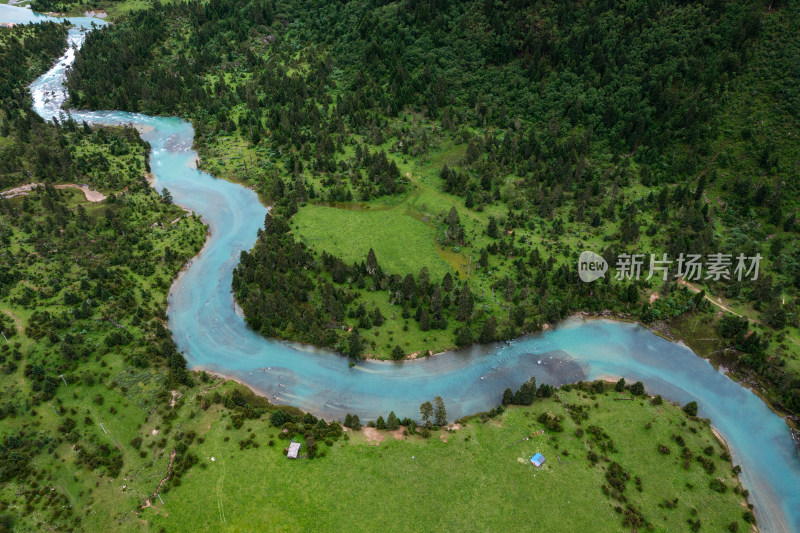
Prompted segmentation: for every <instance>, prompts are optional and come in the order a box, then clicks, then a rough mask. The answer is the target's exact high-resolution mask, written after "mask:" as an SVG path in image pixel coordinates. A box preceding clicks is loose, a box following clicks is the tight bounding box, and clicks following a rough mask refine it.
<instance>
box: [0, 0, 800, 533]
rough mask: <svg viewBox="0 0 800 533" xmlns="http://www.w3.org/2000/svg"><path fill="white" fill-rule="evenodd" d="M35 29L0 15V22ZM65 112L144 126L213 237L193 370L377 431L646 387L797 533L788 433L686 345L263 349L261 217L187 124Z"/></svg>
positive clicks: (45, 98)
mask: <svg viewBox="0 0 800 533" xmlns="http://www.w3.org/2000/svg"><path fill="white" fill-rule="evenodd" d="M20 12H24V13H20ZM9 17H11V20H9ZM13 17H16V18H17V19H23V18H25V17H27V19H25V20H13ZM42 18H45V19H46V17H42V16H40V15H36V14H33V13H31V12H30V11H27V10H24V9H20V8H14V7H9V6H4V5H0V21H3V20H7V21H10V22H23V21H26V20H41V19H42ZM72 21H73V22H74V23H75V24H77V25H78V26H79V28H74V29H71V30H70V33H69V39H70V43H71V44H72V45H73V46H74V47H75V48H78V47H80V45H81V44H82V42H83V37H84V35H83V33H82V32H81V30H80V27H86V26H88V25H89V24H90V23H91V22H93V21H92V19H72ZM74 55H75V49H74V48H70V49H68V50H67V52H66V53H65V55H64V56H63V57H62V58H61V59H60V60H59V61H58V62H57V63H56V65H55V66H54V67H53V68H52V69H51V70H50V71H49V72H47V73H46V74H45V75H43V76H41V77H40V78H39V79H38V80H36V81H35V82H34V83H33V84H32V85H31V86H30V89H31V93H32V95H33V99H34V109H35V110H36V111H37V112H38V113H39V114H40V115H41V116H43V117H44V118H45V119H50V118H52V117H54V116H58V115H59V114H60V113H62V112H63V111H62V109H61V106H62V104H63V102H64V101H65V98H66V94H65V89H64V87H63V80H64V75H65V71H66V68H67V67H68V66H69V65H70V64H71V62H72V61H73V59H74ZM70 113H71V114H72V116H73V117H74V118H75V119H76V120H79V121H80V120H86V121H87V122H89V123H94V124H106V125H118V124H127V123H133V124H136V125H137V126H140V131H141V132H142V133H141V135H142V138H143V139H144V140H146V141H148V142H149V143H150V146H151V153H150V164H151V168H152V169H153V174H154V182H153V185H154V187H156V188H157V189H160V188H163V187H168V188H169V190H170V192H171V193H172V195H173V198H174V199H175V201H176V203H179V204H180V205H183V206H185V207H187V208H189V209H192V210H193V211H195V212H197V213H200V214H201V215H202V216H203V219H204V221H205V222H206V223H208V225H209V228H210V236H209V238H208V240H207V243H206V246H205V247H204V248H203V251H201V253H200V254H199V255H198V256H197V257H196V258H195V259H194V261H193V262H192V264H191V265H190V266H189V267H188V268H187V269H186V270H185V271H184V272H183V273H182V274H181V275H180V276H179V277H178V278H177V279H176V281H175V282H174V284H173V286H172V289H171V291H170V296H169V310H168V318H169V324H168V325H169V327H170V330H171V331H172V333H173V337H174V339H175V342H176V344H177V345H178V347H179V349H180V350H181V351H183V352H184V354H185V356H186V359H187V361H188V362H189V365H190V366H191V367H192V368H194V369H201V368H202V369H208V370H210V371H213V372H217V373H220V374H223V375H227V376H230V377H232V378H235V379H237V380H239V381H241V382H243V383H245V384H247V385H248V386H250V387H251V388H253V389H254V390H257V391H259V392H260V393H261V394H263V395H265V396H266V397H268V398H269V399H270V400H271V401H273V402H276V403H282V404H290V405H295V406H297V407H300V408H302V409H305V410H308V411H311V412H313V413H315V414H317V415H320V416H324V417H327V418H329V419H330V418H342V417H343V416H344V414H345V413H347V412H351V413H355V414H358V415H359V416H361V417H362V419H374V418H376V417H377V416H378V415H386V414H387V413H388V412H389V411H390V410H394V411H395V413H397V414H398V416H400V417H403V416H415V415H416V413H417V410H418V406H419V405H420V404H421V403H422V402H424V401H428V400H430V399H431V398H433V397H434V396H437V395H441V396H442V397H443V398H444V399H445V402H446V404H447V411H448V414H449V415H450V416H451V417H452V418H453V419H456V418H458V417H460V416H463V415H465V414H469V413H474V412H478V411H483V410H487V409H488V408H491V407H493V406H495V405H497V404H498V403H499V401H500V397H501V395H502V391H503V390H504V389H505V388H507V387H510V388H517V387H519V385H520V384H521V383H523V382H524V381H526V380H527V379H528V378H529V377H531V376H535V377H536V379H537V380H538V381H539V382H540V383H549V384H551V385H560V384H562V383H571V382H574V381H577V380H580V379H583V380H587V379H596V378H598V377H601V376H625V378H626V379H630V380H641V381H642V382H644V383H645V385H646V387H647V390H648V392H650V393H651V394H661V395H662V396H664V397H665V398H667V399H670V400H673V401H676V402H680V403H685V402H688V401H692V400H693V401H697V402H698V404H699V405H700V415H701V416H703V417H708V418H709V419H711V421H712V423H713V424H714V427H715V428H716V429H717V430H718V431H719V433H720V434H721V435H722V436H723V437H724V439H725V440H726V441H727V442H728V444H729V445H730V447H731V451H732V455H733V460H734V461H735V462H736V463H739V464H740V465H741V467H742V473H741V476H740V477H741V480H742V482H743V484H744V485H745V487H746V488H747V489H748V490H749V491H750V494H751V499H752V501H753V502H754V504H755V506H756V512H757V516H758V520H759V525H760V527H761V530H762V531H767V532H783V531H792V530H796V531H800V459H798V454H797V451H796V449H795V446H794V443H793V441H792V439H791V437H790V434H789V428H788V426H787V425H786V423H785V422H784V420H783V419H781V418H780V417H779V416H777V415H776V414H775V413H773V412H772V411H771V410H770V409H769V408H768V407H767V405H766V404H764V402H763V401H762V400H761V399H760V398H759V397H758V396H756V395H755V394H754V393H752V392H751V391H750V390H748V389H745V388H743V387H741V386H740V385H738V384H737V383H736V382H734V381H732V380H731V379H729V378H728V377H727V376H725V375H724V374H722V373H720V372H718V371H716V370H715V369H714V367H713V366H712V365H711V364H710V363H709V362H708V361H706V360H704V359H701V358H699V357H697V356H696V355H695V354H694V353H693V352H692V351H691V350H689V349H688V348H686V347H685V346H682V345H679V344H675V343H672V342H669V341H667V340H666V339H663V338H661V337H658V336H656V335H655V334H653V333H652V332H650V331H649V330H647V329H645V328H642V327H640V326H638V325H635V324H627V323H618V322H612V321H608V320H581V319H577V318H576V319H572V320H568V321H566V322H564V323H562V324H560V325H558V326H557V327H556V328H554V329H552V330H548V331H547V332H546V333H543V334H540V335H532V336H527V337H522V338H520V339H516V340H515V341H513V342H509V343H498V344H494V345H490V346H477V347H473V348H470V349H468V350H462V351H458V352H447V353H444V354H440V355H437V356H435V357H429V358H423V359H417V360H413V361H408V362H405V363H394V362H379V361H363V362H359V363H357V364H355V365H354V366H351V365H350V361H349V360H348V359H346V358H344V357H341V356H338V355H336V354H332V353H330V352H328V351H325V350H318V349H315V348H311V347H307V346H298V345H294V344H288V343H282V342H276V341H273V340H268V339H265V338H263V337H261V336H259V335H257V334H255V333H254V332H252V331H251V330H249V329H248V328H247V326H246V325H245V323H244V321H243V319H242V318H241V317H240V316H238V315H237V314H236V312H235V308H234V305H233V298H232V295H231V279H232V272H233V269H234V268H235V266H236V265H237V263H238V261H239V254H240V253H241V251H243V250H248V249H250V248H251V247H252V246H253V244H254V243H255V240H256V238H257V234H258V230H260V229H263V221H264V216H265V214H266V212H267V210H266V208H264V206H262V205H261V204H260V202H259V201H258V197H257V196H256V194H255V193H254V192H253V191H251V190H249V189H246V188H244V187H242V186H239V185H236V184H233V183H230V182H227V181H224V180H218V179H216V178H214V177H213V176H211V175H209V174H207V173H205V172H202V171H198V170H197V169H196V168H195V166H194V162H195V160H196V157H197V154H196V152H194V151H193V150H192V149H191V147H192V144H193V135H194V132H193V129H192V127H191V124H189V123H188V122H186V121H184V120H181V119H178V118H168V117H151V116H147V115H142V114H136V113H128V112H122V111H71V112H70ZM223 516H224V515H223ZM223 516H221V518H222V519H223V520H224V518H223Z"/></svg>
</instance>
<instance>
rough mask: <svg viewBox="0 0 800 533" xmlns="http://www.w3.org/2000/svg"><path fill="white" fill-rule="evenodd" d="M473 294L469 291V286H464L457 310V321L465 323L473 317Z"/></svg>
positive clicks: (459, 296)
mask: <svg viewBox="0 0 800 533" xmlns="http://www.w3.org/2000/svg"><path fill="white" fill-rule="evenodd" d="M473 306H474V304H473V302H472V293H470V291H469V285H464V287H463V288H462V289H461V292H460V293H459V295H458V309H457V310H456V320H460V321H462V322H463V321H465V320H467V319H469V317H471V316H472V309H473Z"/></svg>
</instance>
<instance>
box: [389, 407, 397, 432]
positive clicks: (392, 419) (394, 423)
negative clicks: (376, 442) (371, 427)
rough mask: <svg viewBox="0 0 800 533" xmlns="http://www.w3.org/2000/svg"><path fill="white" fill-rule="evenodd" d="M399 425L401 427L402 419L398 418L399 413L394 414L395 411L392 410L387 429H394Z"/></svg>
mask: <svg viewBox="0 0 800 533" xmlns="http://www.w3.org/2000/svg"><path fill="white" fill-rule="evenodd" d="M399 427H400V421H399V420H398V419H397V415H396V414H394V411H392V412H390V413H389V418H387V419H386V429H388V430H391V431H394V430H395V429H397V428H399Z"/></svg>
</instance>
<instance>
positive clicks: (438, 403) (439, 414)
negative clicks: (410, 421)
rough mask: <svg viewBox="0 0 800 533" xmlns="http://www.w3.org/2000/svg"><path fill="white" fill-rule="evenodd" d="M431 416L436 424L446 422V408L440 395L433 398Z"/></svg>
mask: <svg viewBox="0 0 800 533" xmlns="http://www.w3.org/2000/svg"><path fill="white" fill-rule="evenodd" d="M433 418H434V420H435V423H436V425H437V426H444V425H446V424H447V409H445V407H444V400H442V397H441V396H437V397H436V398H434V399H433Z"/></svg>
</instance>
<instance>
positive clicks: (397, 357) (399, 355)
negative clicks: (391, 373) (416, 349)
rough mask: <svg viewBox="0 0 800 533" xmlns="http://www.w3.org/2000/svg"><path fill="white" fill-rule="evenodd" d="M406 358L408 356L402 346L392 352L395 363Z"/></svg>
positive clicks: (396, 346)
mask: <svg viewBox="0 0 800 533" xmlns="http://www.w3.org/2000/svg"><path fill="white" fill-rule="evenodd" d="M405 356H406V354H405V352H404V351H403V349H402V348H401V347H400V345H399V344H398V345H395V347H394V349H393V350H392V359H394V360H395V361H399V360H400V359H403V358H404V357H405Z"/></svg>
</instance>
